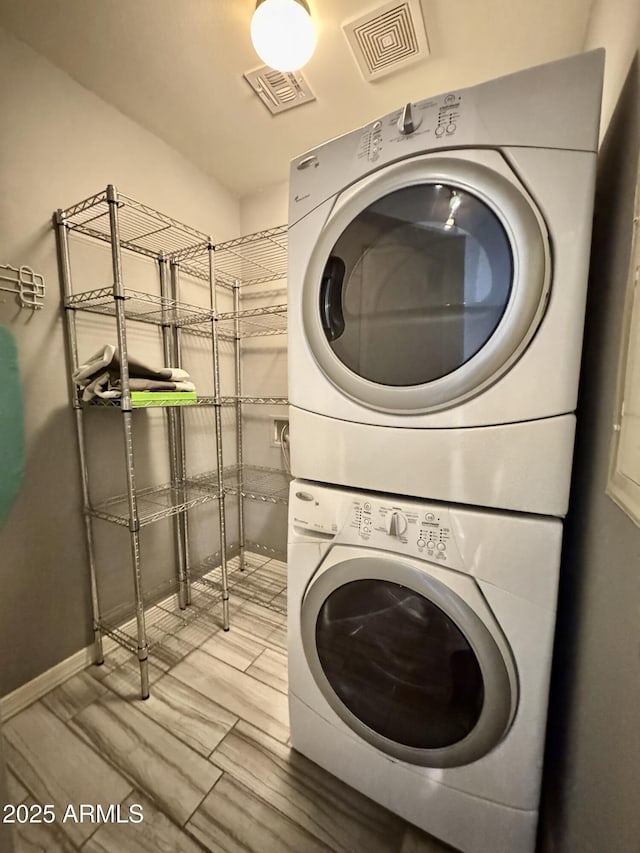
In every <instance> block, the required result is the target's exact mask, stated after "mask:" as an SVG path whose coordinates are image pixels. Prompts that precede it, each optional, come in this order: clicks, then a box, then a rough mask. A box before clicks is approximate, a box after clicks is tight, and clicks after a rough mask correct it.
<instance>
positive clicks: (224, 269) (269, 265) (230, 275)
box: [172, 225, 287, 287]
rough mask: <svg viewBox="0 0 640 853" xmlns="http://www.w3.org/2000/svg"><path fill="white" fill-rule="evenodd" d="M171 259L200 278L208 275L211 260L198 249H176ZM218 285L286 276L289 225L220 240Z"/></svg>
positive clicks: (216, 247) (218, 247)
mask: <svg viewBox="0 0 640 853" xmlns="http://www.w3.org/2000/svg"><path fill="white" fill-rule="evenodd" d="M172 260H174V261H178V262H180V264H181V268H182V269H183V270H184V271H185V272H187V273H190V274H191V275H195V276H197V277H199V278H202V277H204V276H205V275H207V276H208V275H209V259H208V257H206V256H203V255H198V253H197V252H191V253H189V252H186V251H183V252H177V253H175V254H174V255H173V257H172ZM214 263H215V277H216V282H217V283H218V284H227V285H237V286H238V287H246V286H249V285H255V284H264V283H266V282H268V281H277V280H278V279H282V278H286V275H287V226H286V225H279V226H278V227H277V228H269V229H268V230H266V231H257V232H256V233H255V234H249V235H247V236H245V237H238V238H236V239H235V240H227V241H226V242H224V243H217V244H216V246H215V253H214Z"/></svg>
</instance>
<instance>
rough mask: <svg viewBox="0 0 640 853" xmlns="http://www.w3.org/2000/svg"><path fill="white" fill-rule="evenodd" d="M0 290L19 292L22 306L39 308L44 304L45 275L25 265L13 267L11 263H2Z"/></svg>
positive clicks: (0, 268)
mask: <svg viewBox="0 0 640 853" xmlns="http://www.w3.org/2000/svg"><path fill="white" fill-rule="evenodd" d="M0 281H1V282H5V281H6V282H8V283H9V285H11V286H8V285H6V284H0V290H4V291H6V292H7V293H14V294H17V296H18V299H19V300H20V306H21V307H22V308H32V309H39V308H42V307H43V305H44V292H45V287H44V276H42V275H40V273H37V272H34V271H33V270H32V269H31V267H27V266H25V265H23V266H21V267H12V266H11V265H10V264H0Z"/></svg>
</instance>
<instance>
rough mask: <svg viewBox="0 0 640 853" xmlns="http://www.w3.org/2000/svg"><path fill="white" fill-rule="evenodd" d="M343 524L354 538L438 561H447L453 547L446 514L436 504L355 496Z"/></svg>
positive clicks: (376, 545)
mask: <svg viewBox="0 0 640 853" xmlns="http://www.w3.org/2000/svg"><path fill="white" fill-rule="evenodd" d="M347 526H348V528H349V529H350V531H351V532H352V533H355V534H356V536H355V541H359V542H361V543H365V542H366V543H368V544H370V545H371V546H372V547H377V548H383V549H385V550H388V549H389V548H393V550H395V551H397V552H398V553H406V554H413V555H415V556H418V557H428V558H429V559H430V560H434V561H437V562H440V563H447V562H448V561H449V559H450V556H451V554H452V552H453V551H454V547H453V537H452V535H451V527H450V524H449V514H448V512H446V510H442V509H439V508H436V507H433V508H427V509H425V508H423V507H420V506H419V505H411V504H404V503H403V504H395V503H390V502H387V501H384V500H378V499H377V498H355V499H354V500H353V502H352V507H351V512H350V515H349V519H348V522H347ZM349 538H351V537H349Z"/></svg>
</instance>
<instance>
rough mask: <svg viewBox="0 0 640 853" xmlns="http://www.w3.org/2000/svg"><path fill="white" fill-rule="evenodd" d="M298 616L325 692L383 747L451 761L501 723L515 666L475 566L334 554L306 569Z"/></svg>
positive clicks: (478, 752) (507, 719) (430, 762)
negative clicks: (469, 570) (464, 572)
mask: <svg viewBox="0 0 640 853" xmlns="http://www.w3.org/2000/svg"><path fill="white" fill-rule="evenodd" d="M448 576H451V580H453V582H454V586H455V585H457V586H458V588H459V590H460V591H463V590H464V597H463V595H460V594H459V592H456V591H455V589H453V588H452V586H451V585H450V584H449V583H445V582H444V580H446V579H448ZM470 602H471V603H470ZM471 604H473V606H471ZM301 620H302V622H301V626H302V639H303V647H304V652H305V657H306V659H307V662H308V664H309V668H310V670H311V673H312V675H313V678H314V680H315V682H316V684H317V685H318V687H319V689H320V691H321V692H322V694H323V696H324V698H325V699H326V700H327V702H328V703H329V705H330V706H331V707H332V708H333V710H334V711H335V712H336V713H337V714H338V716H339V717H340V718H341V719H342V720H343V721H344V722H345V723H346V724H347V725H348V726H349V727H350V728H351V729H352V730H353V731H355V732H356V733H357V734H359V735H360V736H361V737H362V738H364V740H366V741H368V742H369V743H371V744H373V745H374V746H376V747H377V748H378V749H380V750H382V751H383V752H386V753H388V754H389V755H393V756H395V757H397V758H401V759H403V760H404V761H407V762H410V763H413V764H418V765H423V766H427V767H456V766H461V765H465V764H469V763H470V762H472V761H475V760H476V759H478V758H480V757H482V756H483V755H486V754H487V753H488V752H489V751H490V750H491V749H493V747H494V746H495V745H496V744H497V743H499V742H500V740H501V739H502V738H503V737H504V735H505V733H506V731H507V729H508V728H509V725H510V723H511V720H512V717H513V714H514V713H515V708H516V704H517V695H516V691H517V687H516V683H517V681H516V676H515V669H514V667H513V663H512V660H511V655H510V652H509V649H508V646H507V645H506V641H505V640H504V637H502V635H501V632H500V631H499V628H497V625H496V624H495V620H494V618H493V616H492V614H491V613H490V611H489V609H488V608H487V606H486V604H485V603H484V599H483V598H482V596H481V594H480V592H479V590H478V589H477V587H476V585H475V581H474V580H473V578H471V577H468V576H466V577H465V576H460V575H459V573H456V572H451V571H450V570H447V569H442V568H440V567H437V568H436V567H430V566H428V564H424V568H423V567H421V566H418V565H416V564H413V563H410V562H407V561H405V560H403V559H402V558H400V557H394V556H392V555H388V554H385V553H384V552H373V554H372V555H369V554H366V555H364V556H357V557H347V558H346V559H344V558H341V559H339V560H338V561H337V562H336V563H335V564H334V565H330V567H328V568H326V569H324V570H321V571H320V573H319V574H318V575H317V576H316V577H315V579H314V580H312V581H311V583H310V585H309V587H308V589H307V591H306V593H305V596H304V600H303V605H302V613H301Z"/></svg>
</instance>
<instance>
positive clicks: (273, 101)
mask: <svg viewBox="0 0 640 853" xmlns="http://www.w3.org/2000/svg"><path fill="white" fill-rule="evenodd" d="M243 77H244V79H245V80H246V81H247V83H248V84H249V85H250V86H251V88H252V89H253V91H254V92H255V93H256V95H257V96H258V97H259V98H260V100H261V101H262V103H263V104H264V105H265V107H267V108H268V109H269V110H270V111H271V112H272V113H273V114H274V115H276V114H277V113H283V112H284V111H285V110H292V109H293V108H294V107H299V106H301V105H302V104H306V103H308V102H309V101H315V99H316V96H315V95H314V94H313V92H312V91H311V89H310V88H309V84H308V83H307V81H306V80H305V79H304V77H303V76H302V74H301V73H300V71H274V69H273V68H269V66H268V65H263V66H261V67H260V68H256V69H255V71H247V72H245V74H244V75H243Z"/></svg>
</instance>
